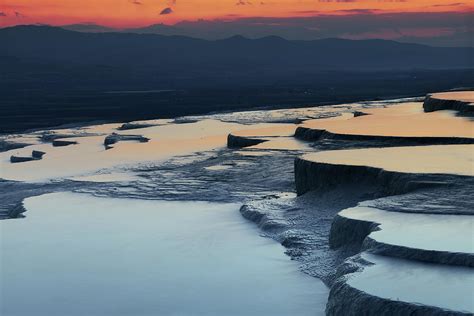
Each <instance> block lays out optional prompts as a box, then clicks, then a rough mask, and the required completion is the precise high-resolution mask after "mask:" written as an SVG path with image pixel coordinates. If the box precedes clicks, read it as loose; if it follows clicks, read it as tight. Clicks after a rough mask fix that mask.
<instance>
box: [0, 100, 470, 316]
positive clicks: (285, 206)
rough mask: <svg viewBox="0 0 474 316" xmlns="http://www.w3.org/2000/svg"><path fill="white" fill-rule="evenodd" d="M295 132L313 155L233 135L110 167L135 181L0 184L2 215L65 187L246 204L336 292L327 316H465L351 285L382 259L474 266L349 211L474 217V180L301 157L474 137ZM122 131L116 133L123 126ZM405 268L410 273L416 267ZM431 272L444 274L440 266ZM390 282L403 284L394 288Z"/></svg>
mask: <svg viewBox="0 0 474 316" xmlns="http://www.w3.org/2000/svg"><path fill="white" fill-rule="evenodd" d="M381 104H382V103H381ZM366 106H367V104H358V105H356V106H340V107H337V108H336V107H334V108H332V109H331V111H326V112H324V111H322V110H321V109H318V111H313V112H307V111H303V110H295V112H294V113H293V112H291V110H286V112H285V111H283V110H280V112H279V113H278V115H275V113H272V114H271V115H270V114H268V113H266V112H265V111H262V113H259V112H257V113H256V114H255V115H254V116H253V120H252V119H249V117H248V113H247V114H246V113H226V114H216V116H217V117H219V118H220V119H221V120H223V121H231V122H245V124H251V123H255V122H270V121H272V122H277V121H280V122H295V121H296V120H299V119H301V118H304V119H307V118H313V119H314V118H318V117H320V118H324V117H337V115H338V114H339V113H342V112H345V113H353V112H354V110H361V111H363V109H364V107H366ZM383 106H388V105H387V104H383ZM420 106H421V104H420ZM280 114H281V115H280ZM279 115H280V116H279ZM204 118H206V117H204ZM199 119H202V118H193V117H191V118H182V119H178V120H177V122H176V123H182V124H192V123H191V122H194V121H196V120H198V121H199ZM133 124H135V123H133ZM132 127H135V125H133V126H132ZM296 127H297V126H295V130H296V131H295V136H296V137H297V138H299V139H303V140H306V141H309V142H311V143H312V147H310V148H309V150H266V151H264V150H259V151H257V150H255V149H254V148H245V147H252V146H255V145H258V144H261V143H262V142H263V141H265V140H266V139H262V138H261V137H252V136H248V137H247V136H235V135H232V134H229V136H228V139H227V140H228V143H227V145H228V147H229V148H219V149H217V150H211V151H201V152H197V153H193V154H189V155H180V156H176V157H174V158H172V159H168V160H166V161H164V162H163V161H157V162H153V161H151V162H146V163H140V164H135V165H128V166H117V167H116V168H111V170H110V172H124V173H128V174H133V175H134V178H133V179H132V180H120V181H113V182H107V183H94V182H89V181H83V180H77V181H70V180H68V179H57V180H55V181H51V182H48V183H36V184H33V183H22V182H16V181H0V191H1V192H2V193H1V197H2V199H1V201H0V218H4V219H5V218H16V217H21V216H24V215H26V216H28V214H27V213H26V214H23V212H24V209H23V208H22V200H23V199H24V198H26V197H28V196H34V195H40V194H44V193H48V192H57V191H64V190H66V191H74V192H82V193H90V194H93V195H95V196H106V197H126V198H136V199H157V200H188V201H197V200H205V201H215V202H239V203H242V204H243V205H242V207H241V209H240V212H241V214H242V216H244V217H245V218H247V219H248V220H250V221H252V222H254V223H256V225H258V227H259V228H260V229H261V231H262V234H264V235H265V236H267V237H270V238H273V239H275V240H277V241H278V242H280V243H281V244H282V245H283V246H284V247H285V248H286V253H287V254H288V255H289V256H290V257H291V258H292V259H294V260H296V261H297V262H298V263H299V264H300V267H301V269H302V270H303V271H304V272H306V273H308V274H310V275H312V276H315V277H318V278H320V279H322V280H323V281H324V282H325V283H326V284H327V285H328V286H329V287H331V292H330V297H329V300H328V304H327V308H326V313H327V314H328V315H384V314H385V315H406V314H413V315H426V314H429V315H465V314H466V312H465V311H456V310H455V309H449V308H445V307H442V306H435V305H436V304H431V305H430V303H429V302H428V303H423V302H424V301H420V302H416V301H404V300H397V299H396V298H395V299H394V298H393V297H390V296H389V295H386V296H382V295H376V294H374V293H369V292H368V291H364V290H362V289H359V288H358V287H357V286H356V285H354V284H352V283H351V282H352V281H351V280H353V279H354V278H355V277H356V276H359V275H360V276H365V274H364V273H365V272H364V271H370V270H369V269H368V267H371V266H383V265H384V263H383V261H382V260H378V259H377V257H380V258H388V259H390V260H392V259H393V260H405V261H407V262H409V263H410V262H416V263H419V264H427V265H428V264H430V266H429V267H432V266H431V265H432V264H435V265H440V266H443V267H451V266H453V267H456V268H466V267H472V262H473V261H472V260H473V254H472V253H462V252H450V251H449V249H446V251H431V250H429V249H417V248H412V247H406V246H404V245H403V244H393V243H386V242H382V241H380V240H378V239H376V238H372V237H373V236H371V234H372V233H378V232H380V231H383V230H384V226H383V224H382V225H381V224H380V223H379V222H377V221H375V220H370V219H368V220H360V219H354V218H350V217H346V216H343V214H341V211H344V210H346V209H348V208H353V207H358V206H361V207H370V208H375V209H378V210H380V211H383V212H392V213H397V214H408V215H410V214H417V215H420V214H421V215H423V214H425V215H432V216H437V215H440V216H445V215H450V216H456V215H464V216H469V215H472V212H473V210H474V205H473V202H472V199H469V198H468V197H469V196H470V195H471V192H472V190H473V189H474V181H473V180H472V177H468V176H459V175H449V174H414V173H401V172H394V171H387V170H384V169H383V168H375V167H370V166H353V165H343V164H328V163H317V162H314V161H308V160H305V159H304V158H302V157H301V155H302V154H306V153H308V152H309V151H313V150H316V151H319V150H326V149H331V150H334V149H348V148H349V149H351V148H378V147H393V146H401V145H403V146H413V145H428V144H433V143H435V144H452V143H454V144H456V143H464V142H465V143H469V144H470V143H472V139H470V138H463V139H459V138H450V137H442V138H429V139H426V138H425V137H417V138H411V139H409V138H407V137H387V136H383V137H377V136H373V135H372V136H364V135H356V136H353V135H349V136H348V135H341V136H339V135H332V134H331V133H329V132H327V131H325V130H317V129H306V128H304V127H300V128H296ZM114 128H115V130H116V128H117V126H115V127H114ZM140 128H141V127H140ZM105 135H107V134H105ZM147 136H148V135H147ZM128 140H130V141H138V142H146V141H148V138H146V137H144V136H141V135H121V134H117V133H113V134H108V136H107V137H106V138H105V140H104V146H106V148H110V146H111V145H113V144H114V143H117V142H119V141H128ZM100 141H102V138H101V139H100ZM99 146H101V144H99ZM140 146H141V145H140ZM110 152H113V151H110ZM103 171H104V170H103ZM105 171H107V170H105ZM22 214H23V215H22ZM366 254H368V255H369V256H367V255H366ZM370 256H373V257H370ZM428 262H430V263H428ZM404 266H405V267H408V268H410V264H406V265H404ZM408 268H407V269H408ZM366 269H367V270H366ZM430 269H431V268H430ZM467 269H470V268H467ZM432 270H433V271H436V267H435V268H433V269H432ZM407 271H408V270H407ZM417 271H419V270H417ZM442 271H445V270H442ZM463 271H465V270H463ZM408 272H410V271H408ZM450 280H451V279H450ZM448 281H449V280H448ZM384 282H385V281H384ZM450 282H451V281H450ZM448 283H449V282H448ZM383 285H384V286H386V287H388V288H390V287H394V288H395V287H396V284H390V282H386V283H383ZM419 291H421V292H422V291H423V288H422V287H421V288H420V289H419Z"/></svg>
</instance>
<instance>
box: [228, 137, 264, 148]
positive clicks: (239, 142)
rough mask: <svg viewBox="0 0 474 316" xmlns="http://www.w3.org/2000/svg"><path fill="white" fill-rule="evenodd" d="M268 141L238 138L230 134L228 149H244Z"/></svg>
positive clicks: (255, 138) (254, 138)
mask: <svg viewBox="0 0 474 316" xmlns="http://www.w3.org/2000/svg"><path fill="white" fill-rule="evenodd" d="M266 141H267V140H266V139H262V138H257V137H252V136H236V135H232V134H229V135H227V147H228V148H243V147H250V146H255V145H258V144H261V143H263V142H266Z"/></svg>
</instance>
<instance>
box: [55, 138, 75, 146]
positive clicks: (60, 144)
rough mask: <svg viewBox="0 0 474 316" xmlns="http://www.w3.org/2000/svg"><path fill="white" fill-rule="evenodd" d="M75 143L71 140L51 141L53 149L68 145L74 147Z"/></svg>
mask: <svg viewBox="0 0 474 316" xmlns="http://www.w3.org/2000/svg"><path fill="white" fill-rule="evenodd" d="M76 144H77V142H76V141H73V140H64V139H55V140H53V146H54V147H65V146H69V145H76Z"/></svg>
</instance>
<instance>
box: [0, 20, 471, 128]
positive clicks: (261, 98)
mask: <svg viewBox="0 0 474 316" xmlns="http://www.w3.org/2000/svg"><path fill="white" fill-rule="evenodd" d="M91 28H93V29H95V28H94V26H91ZM0 45H1V48H0V113H1V115H0V133H2V132H12V131H21V130H25V129H28V128H35V127H45V126H54V125H58V124H64V123H71V122H80V121H90V120H97V119H100V120H114V121H122V120H125V121H127V120H136V119H144V118H156V117H176V116H179V115H187V114H199V113H206V112H210V111H223V110H226V111H227V110H237V109H252V108H255V107H262V106H267V107H282V106H285V107H287V106H305V105H306V106H307V105H315V104H321V103H326V104H327V103H331V104H335V103H340V102H354V101H358V100H368V99H379V98H388V97H399V96H413V95H424V94H425V93H428V92H433V91H440V90H444V89H450V88H454V87H466V86H474V75H473V70H471V69H466V68H471V67H472V61H471V60H470V59H469V58H470V57H471V56H473V49H465V48H433V47H429V46H423V45H414V44H401V43H397V42H392V41H383V40H369V41H350V40H341V39H325V40H317V41H288V40H285V39H282V38H280V37H276V36H270V37H265V38H261V39H257V40H250V39H247V38H244V37H242V36H234V37H231V38H227V39H224V40H216V41H207V40H201V39H195V38H190V37H184V36H163V35H154V34H132V33H113V32H110V33H81V32H74V31H69V30H64V29H62V28H55V27H48V26H18V27H12V28H5V29H0Z"/></svg>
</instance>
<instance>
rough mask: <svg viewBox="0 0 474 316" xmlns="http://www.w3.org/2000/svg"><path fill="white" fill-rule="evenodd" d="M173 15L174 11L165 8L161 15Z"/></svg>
mask: <svg viewBox="0 0 474 316" xmlns="http://www.w3.org/2000/svg"><path fill="white" fill-rule="evenodd" d="M171 13H173V9H171V8H170V7H168V8H164V9H163V10H161V12H160V15H167V14H171Z"/></svg>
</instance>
